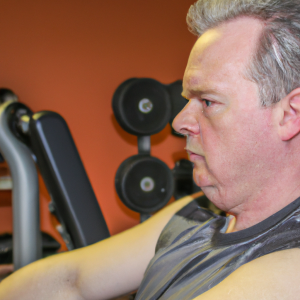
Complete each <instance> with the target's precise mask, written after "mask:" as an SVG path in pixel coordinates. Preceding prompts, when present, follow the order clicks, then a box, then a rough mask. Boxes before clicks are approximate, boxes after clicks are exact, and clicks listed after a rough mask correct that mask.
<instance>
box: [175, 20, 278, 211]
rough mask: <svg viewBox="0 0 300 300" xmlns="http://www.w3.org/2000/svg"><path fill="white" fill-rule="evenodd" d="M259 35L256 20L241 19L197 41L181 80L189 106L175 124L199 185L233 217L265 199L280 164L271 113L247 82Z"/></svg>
mask: <svg viewBox="0 0 300 300" xmlns="http://www.w3.org/2000/svg"><path fill="white" fill-rule="evenodd" d="M261 30H262V25H261V23H260V22H259V21H258V20H254V19H251V18H240V19H237V20H234V21H231V22H229V23H225V24H223V25H222V26H219V27H217V28H215V29H211V30H208V31H207V32H205V33H204V34H203V35H202V36H201V37H200V38H199V39H198V41H197V42H196V44H195V46H194V48H193V50H192V52H191V55H190V58H189V61H188V64H187V68H186V71H185V74H184V79H183V96H184V97H186V98H187V99H188V100H189V102H188V104H187V105H186V106H185V108H184V109H183V110H182V111H181V112H180V114H179V115H178V116H177V117H176V119H175V120H174V122H173V127H174V129H175V130H176V131H178V132H180V133H182V134H185V135H186V136H187V145H186V150H187V151H188V154H189V157H190V160H191V161H192V162H193V163H194V180H195V182H196V183H197V185H199V186H200V187H201V188H202V190H203V191H204V193H205V194H206V195H207V196H208V198H209V199H210V200H211V201H212V202H214V203H215V204H216V205H217V206H218V207H219V208H221V209H223V210H225V211H230V212H232V213H238V212H239V211H240V210H242V209H244V208H243V206H245V205H247V202H248V201H250V200H253V199H254V198H253V197H256V199H257V197H259V196H261V197H262V196H263V193H264V186H265V185H266V184H267V183H270V181H271V180H272V176H273V174H274V169H275V167H274V164H276V151H277V150H276V147H275V145H276V143H277V142H278V137H277V135H276V134H275V130H274V126H273V123H274V122H273V121H272V109H271V108H262V107H261V106H260V102H259V93H258V88H257V85H256V84H255V83H254V82H252V81H250V80H249V79H247V77H246V70H247V67H248V65H249V62H250V60H251V57H252V55H253V53H254V52H255V46H256V45H257V41H258V38H259V35H260V32H261ZM277 168H278V167H277ZM259 193H261V194H259Z"/></svg>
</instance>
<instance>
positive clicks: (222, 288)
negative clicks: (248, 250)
mask: <svg viewBox="0 0 300 300" xmlns="http://www.w3.org/2000/svg"><path fill="white" fill-rule="evenodd" d="M299 266H300V249H298V248H295V249H289V250H284V251H278V252H274V253H271V254H268V255H265V256H262V257H260V258H258V259H255V260H253V261H251V262H249V263H247V264H245V265H243V266H241V267H240V268H238V269H237V270H236V271H235V272H233V273H232V274H231V275H230V276H228V277H227V278H226V279H224V280H223V281H222V282H221V283H219V284H218V285H216V286H215V287H214V288H212V289H211V290H209V291H207V292H206V293H204V294H202V295H200V296H199V297H197V298H195V300H196V299H197V300H206V299H209V300H214V299H223V300H227V299H228V300H229V299H231V300H232V299H244V300H257V299H264V300H269V299H270V300H271V299H272V300H273V299H280V300H282V299H298V298H299V294H300V285H299V278H300V267H299Z"/></svg>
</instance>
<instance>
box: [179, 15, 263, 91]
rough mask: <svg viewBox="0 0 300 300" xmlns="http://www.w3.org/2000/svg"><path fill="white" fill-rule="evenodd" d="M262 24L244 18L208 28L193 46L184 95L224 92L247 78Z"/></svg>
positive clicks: (185, 76)
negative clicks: (207, 91)
mask: <svg viewBox="0 0 300 300" xmlns="http://www.w3.org/2000/svg"><path fill="white" fill-rule="evenodd" d="M262 28H263V25H262V23H261V22H260V21H259V20H256V19H253V18H249V17H243V18H239V19H236V20H233V21H230V22H227V23H224V24H223V25H220V26H218V27H216V28H213V29H210V30H208V31H206V32H205V33H204V34H203V35H202V36H201V37H200V38H199V39H198V40H197V42H196V44H195V45H194V47H193V49H192V51H191V54H190V57H189V61H188V64H187V67H186V71H185V74H184V80H183V88H184V91H183V94H184V95H185V96H187V97H190V96H191V94H193V92H194V91H195V92H197V91H199V90H200V91H201V90H212V91H216V92H221V93H222V92H224V91H226V90H227V89H228V88H232V86H233V85H234V86H238V84H239V83H240V81H245V80H247V79H246V70H247V67H248V65H249V62H250V60H251V57H252V55H253V54H254V52H255V49H256V46H257V42H258V39H259V36H260V33H261V31H262Z"/></svg>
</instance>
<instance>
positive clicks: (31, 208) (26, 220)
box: [0, 101, 42, 270]
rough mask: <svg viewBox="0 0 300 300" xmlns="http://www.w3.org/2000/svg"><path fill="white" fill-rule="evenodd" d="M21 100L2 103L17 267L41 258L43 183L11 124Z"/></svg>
mask: <svg viewBox="0 0 300 300" xmlns="http://www.w3.org/2000/svg"><path fill="white" fill-rule="evenodd" d="M18 105H19V104H18V103H15V102H12V101H9V102H6V103H3V104H2V105H1V106H0V151H1V153H2V155H3V157H4V158H5V160H6V162H7V163H8V166H9V169H10V172H11V176H12V182H13V189H12V205H13V263H14V269H15V270H17V269H19V268H21V267H23V266H25V265H27V264H29V263H31V262H33V261H35V260H37V259H39V258H41V253H42V251H41V233H40V220H39V185H38V175H37V170H36V167H35V162H34V160H33V158H32V154H31V151H30V150H29V149H28V148H27V147H26V146H25V145H24V144H23V143H22V142H21V141H19V140H18V139H17V138H16V137H15V135H14V134H13V133H12V131H11V130H10V128H9V117H10V115H11V114H12V111H14V110H16V109H17V107H18Z"/></svg>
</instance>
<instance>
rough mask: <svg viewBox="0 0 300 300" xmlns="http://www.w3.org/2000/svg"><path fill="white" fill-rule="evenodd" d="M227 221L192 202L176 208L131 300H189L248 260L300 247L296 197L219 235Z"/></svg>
mask: <svg viewBox="0 0 300 300" xmlns="http://www.w3.org/2000/svg"><path fill="white" fill-rule="evenodd" d="M227 221H228V219H227V218H226V217H222V216H218V215H215V214H214V213H212V212H210V211H208V210H206V209H203V208H201V207H200V206H199V205H198V203H197V200H194V201H193V202H191V203H189V204H188V205H187V206H185V207H184V208H183V209H181V210H180V211H179V212H178V213H177V214H176V215H174V216H173V217H172V219H171V220H170V222H169V223H168V224H167V225H166V227H165V228H164V230H163V231H162V233H161V235H160V237H159V240H158V243H157V246H156V254H155V256H154V257H153V259H152V260H151V262H150V264H149V266H148V268H147V270H146V272H145V275H144V279H143V281H142V283H141V285H140V288H139V290H138V293H137V295H136V298H135V299H136V300H146V299H147V300H150V299H151V300H156V299H160V300H165V299H168V300H171V299H176V300H178V299H180V300H182V299H185V300H189V299H193V298H195V297H197V296H199V295H201V294H202V293H204V292H206V291H207V290H209V289H210V288H212V287H214V286H215V285H217V284H218V283H220V282H221V281H222V280H223V279H224V278H226V277H227V276H228V275H229V274H231V273H232V272H233V271H234V270H236V269H237V268H238V267H240V266H241V265H243V264H245V263H247V262H249V261H251V260H253V259H256V258H258V257H260V256H263V255H266V254H268V253H272V252H275V251H280V250H285V249H291V248H296V247H300V198H298V199H297V200H295V201H294V202H292V203H291V204H289V205H288V206H286V207H285V208H283V209H282V210H281V211H279V212H277V213H276V214H274V215H272V216H271V217H269V218H267V219H266V220H264V221H262V222H260V223H259V224H257V225H254V226H252V227H250V228H247V229H245V230H241V231H238V232H233V233H227V234H225V233H224V232H225V231H226V228H227Z"/></svg>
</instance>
